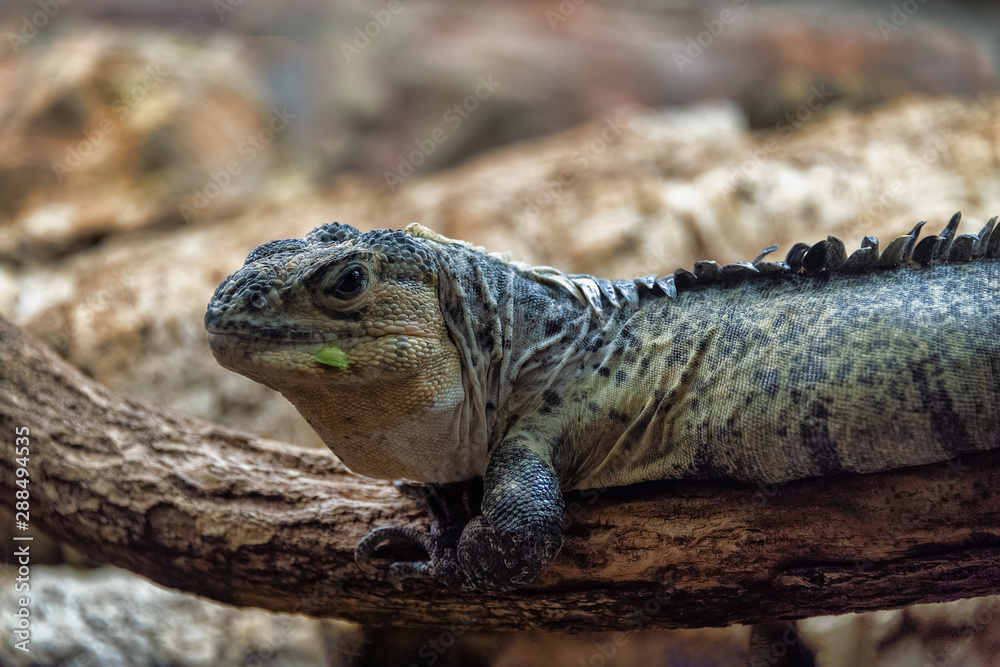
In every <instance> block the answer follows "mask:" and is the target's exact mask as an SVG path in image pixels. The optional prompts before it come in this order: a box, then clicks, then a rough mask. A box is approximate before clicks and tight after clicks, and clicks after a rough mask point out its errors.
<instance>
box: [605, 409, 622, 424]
mask: <svg viewBox="0 0 1000 667" xmlns="http://www.w3.org/2000/svg"><path fill="white" fill-rule="evenodd" d="M619 417H621V413H620V412H618V411H617V410H615V409H614V408H611V409H610V410H608V419H610V420H611V421H618V418H619Z"/></svg>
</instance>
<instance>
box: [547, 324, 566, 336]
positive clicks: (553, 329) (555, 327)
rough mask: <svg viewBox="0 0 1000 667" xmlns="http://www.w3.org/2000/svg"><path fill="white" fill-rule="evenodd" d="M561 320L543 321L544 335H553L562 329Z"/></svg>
mask: <svg viewBox="0 0 1000 667" xmlns="http://www.w3.org/2000/svg"><path fill="white" fill-rule="evenodd" d="M562 324H563V323H562V321H560V320H549V321H547V322H546V323H545V335H546V336H555V335H556V334H557V333H559V332H560V331H562Z"/></svg>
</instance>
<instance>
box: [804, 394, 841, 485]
mask: <svg viewBox="0 0 1000 667" xmlns="http://www.w3.org/2000/svg"><path fill="white" fill-rule="evenodd" d="M829 419H830V410H829V409H828V408H827V406H826V403H825V402H824V401H823V400H816V401H813V402H812V404H811V405H810V406H809V414H808V416H807V417H806V418H805V419H804V420H803V422H802V425H801V427H800V428H799V435H800V436H801V437H802V446H803V447H805V449H806V451H808V452H809V453H810V455H811V456H812V459H813V461H815V462H816V466H817V467H818V468H819V472H820V474H822V475H828V474H833V473H838V472H843V465H842V464H841V462H840V457H839V456H837V449H836V447H835V446H834V443H833V441H832V440H831V439H830V424H829Z"/></svg>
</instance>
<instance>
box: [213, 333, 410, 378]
mask: <svg viewBox="0 0 1000 667" xmlns="http://www.w3.org/2000/svg"><path fill="white" fill-rule="evenodd" d="M429 342H430V341H428V340H423V339H422V337H421V336H414V335H412V334H395V333H386V334H382V335H378V336H371V335H365V336H361V337H353V338H350V339H333V340H328V341H326V340H308V341H302V340H285V339H275V338H270V337H264V336H255V335H251V334H245V333H234V332H229V331H227V332H220V331H209V332H208V344H209V347H210V348H211V350H212V354H213V355H214V356H215V358H216V360H217V361H218V362H219V364H220V365H221V366H223V367H224V368H228V369H229V370H232V371H235V372H237V373H240V374H242V375H245V376H247V377H249V378H251V379H253V380H255V381H257V382H260V383H262V384H265V385H267V386H270V387H273V388H275V389H279V390H280V388H281V386H283V385H287V384H291V383H305V384H310V383H322V384H330V383H331V382H332V383H338V382H345V383H348V384H349V383H350V380H356V381H357V380H362V379H363V378H364V377H365V376H367V375H369V373H368V372H366V371H369V372H391V371H393V370H396V371H399V370H406V369H407V368H408V367H409V368H413V367H415V366H416V364H417V362H418V361H419V358H420V357H422V356H423V355H424V353H425V352H426V348H427V347H428V343H429ZM324 350H326V351H328V352H329V351H331V350H335V351H337V352H338V354H336V355H329V354H327V355H325V356H320V358H317V357H318V356H319V355H320V353H321V352H322V351H324ZM331 356H333V357H334V359H335V361H334V362H331V361H330V357H331ZM324 359H326V361H325V362H324ZM341 360H342V361H341Z"/></svg>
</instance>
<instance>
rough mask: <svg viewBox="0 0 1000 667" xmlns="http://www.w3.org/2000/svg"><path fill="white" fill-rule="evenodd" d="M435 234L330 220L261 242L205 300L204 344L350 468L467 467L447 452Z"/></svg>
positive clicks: (439, 474) (447, 360)
mask: <svg viewBox="0 0 1000 667" xmlns="http://www.w3.org/2000/svg"><path fill="white" fill-rule="evenodd" d="M439 245H440V244H438V243H436V242H435V241H433V240H429V239H427V238H420V237H418V236H416V235H414V234H411V233H407V232H401V231H389V230H376V231H372V232H367V233H364V234H362V233H360V232H358V230H356V229H355V228H353V227H351V226H349V225H340V224H336V223H334V224H328V225H323V226H322V227H319V228H317V229H315V230H313V231H312V232H310V233H309V234H308V235H307V236H306V237H305V238H304V239H301V240H300V239H285V240H280V241H271V242H270V243H265V244H263V245H261V246H259V247H257V248H256V249H255V250H254V251H253V252H251V253H250V255H249V257H247V259H246V262H245V264H244V265H243V267H242V268H241V269H240V270H239V271H237V272H236V273H234V274H232V275H231V276H229V277H228V278H226V279H225V280H224V281H223V282H222V284H221V285H219V288H218V289H217V290H216V292H215V295H214V296H213V297H212V301H211V302H210V303H209V305H208V311H207V312H206V314H205V327H206V329H207V331H208V339H209V345H210V346H211V349H212V353H213V354H214V355H215V358H216V359H217V360H218V361H219V363H220V364H221V365H223V366H224V367H226V368H228V369H230V370H233V371H236V372H237V373H240V374H242V375H245V376H247V377H249V378H251V379H253V380H256V381H257V382H260V383H262V384H264V385H266V386H268V387H271V388H272V389H275V390H277V391H280V392H281V393H282V394H283V395H284V396H285V397H286V398H287V399H288V400H289V401H291V402H292V404H294V405H295V406H296V408H298V410H299V412H300V413H301V414H302V415H303V416H304V417H305V418H306V419H307V421H309V423H310V424H311V425H312V426H313V428H314V429H315V430H316V431H317V432H318V433H319V435H320V437H322V438H323V440H324V441H325V442H326V443H327V444H328V445H329V446H330V448H331V449H333V450H334V451H335V452H336V453H337V454H338V455H340V457H341V458H342V459H343V460H344V462H345V463H346V464H347V465H348V466H349V467H351V468H352V469H354V470H355V471H357V472H360V473H362V474H366V475H369V476H373V477H383V478H401V477H406V478H411V479H418V480H424V481H454V480H455V479H465V478H468V477H470V476H472V475H473V474H475V471H471V472H470V471H469V470H466V469H464V468H467V467H468V465H466V464H462V463H461V462H460V461H459V462H456V457H455V455H454V450H455V448H456V447H459V446H461V444H460V443H459V442H458V441H459V440H460V437H459V431H460V430H461V422H462V418H463V417H462V412H463V411H462V407H463V403H464V400H465V390H464V386H463V379H462V367H461V363H460V361H459V355H458V351H457V349H456V347H455V345H454V343H453V342H452V341H451V340H450V337H449V334H448V331H447V328H446V326H445V323H444V318H443V315H442V310H441V305H440V301H439V287H440V285H439V281H440V280H441V272H440V270H439V257H438V254H437V252H436V246H439ZM461 458H462V457H458V459H461Z"/></svg>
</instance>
